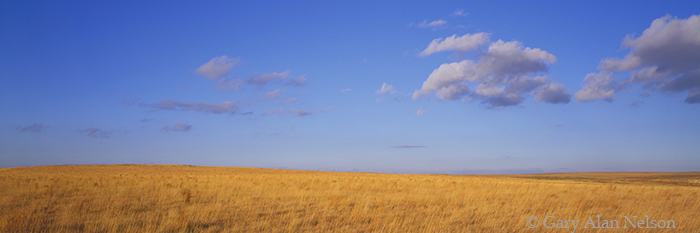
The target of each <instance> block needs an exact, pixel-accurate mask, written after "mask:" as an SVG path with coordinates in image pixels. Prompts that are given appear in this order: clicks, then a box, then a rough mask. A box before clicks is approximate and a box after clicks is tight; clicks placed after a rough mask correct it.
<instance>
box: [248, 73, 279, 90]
mask: <svg viewBox="0 0 700 233" xmlns="http://www.w3.org/2000/svg"><path fill="white" fill-rule="evenodd" d="M287 76H289V70H287V71H284V72H279V73H278V72H274V73H261V74H259V75H257V76H254V77H250V78H248V79H246V80H245V81H246V83H249V84H253V85H257V86H258V87H262V86H265V85H267V84H269V83H271V82H273V81H277V80H284V79H286V78H287Z"/></svg>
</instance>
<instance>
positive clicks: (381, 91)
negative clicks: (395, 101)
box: [374, 83, 396, 95]
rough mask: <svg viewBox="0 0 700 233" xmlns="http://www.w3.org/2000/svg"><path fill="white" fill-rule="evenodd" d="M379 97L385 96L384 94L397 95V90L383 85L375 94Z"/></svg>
mask: <svg viewBox="0 0 700 233" xmlns="http://www.w3.org/2000/svg"><path fill="white" fill-rule="evenodd" d="M374 93H375V94H377V95H383V94H394V93H396V89H395V88H394V86H392V85H389V84H386V83H383V84H382V88H379V90H377V91H375V92H374Z"/></svg>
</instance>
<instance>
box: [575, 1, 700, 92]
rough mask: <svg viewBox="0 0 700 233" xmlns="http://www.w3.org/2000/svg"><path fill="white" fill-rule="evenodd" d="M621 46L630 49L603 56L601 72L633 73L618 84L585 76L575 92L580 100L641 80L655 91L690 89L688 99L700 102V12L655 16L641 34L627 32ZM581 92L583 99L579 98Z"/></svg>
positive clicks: (600, 66) (640, 81)
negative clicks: (622, 54) (686, 15)
mask: <svg viewBox="0 0 700 233" xmlns="http://www.w3.org/2000/svg"><path fill="white" fill-rule="evenodd" d="M622 46H623V48H626V49H629V50H630V51H629V53H628V54H627V55H626V56H625V57H624V58H622V59H619V58H607V59H603V60H602V61H601V62H600V63H599V65H598V70H599V73H601V75H602V74H604V73H612V72H626V71H629V73H630V75H629V76H628V77H627V78H625V79H623V80H621V81H620V82H619V83H617V84H616V85H618V86H610V83H611V82H612V78H610V81H608V80H607V79H605V80H603V81H606V82H607V85H600V83H599V82H600V81H601V80H598V79H590V81H588V80H585V78H584V81H585V82H586V85H585V86H584V87H583V89H581V90H580V91H579V92H577V93H576V95H575V96H576V98H577V100H579V101H591V100H596V99H603V100H610V99H612V98H613V95H614V94H615V92H614V89H618V88H619V89H621V88H622V87H626V86H628V85H634V84H641V86H642V87H643V88H645V89H648V90H652V91H661V92H669V93H684V92H687V93H688V95H687V97H686V99H685V102H687V103H700V15H693V16H690V17H689V18H687V19H679V18H676V17H672V16H670V15H666V16H664V17H661V18H658V19H655V20H654V21H653V22H652V23H651V25H650V26H649V28H647V29H645V30H644V32H643V33H642V35H640V36H639V37H636V38H635V37H634V35H632V34H630V35H627V36H626V37H625V38H624V40H623V42H622ZM589 75H591V74H589ZM589 75H587V76H586V78H588V77H589ZM591 82H594V83H593V84H591ZM596 82H598V83H596ZM579 93H581V94H580V96H582V97H583V98H582V99H579V98H578V96H579ZM591 93H594V94H591ZM595 93H598V95H595Z"/></svg>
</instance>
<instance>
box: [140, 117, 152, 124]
mask: <svg viewBox="0 0 700 233" xmlns="http://www.w3.org/2000/svg"><path fill="white" fill-rule="evenodd" d="M154 120H155V119H153V118H143V119H141V123H146V122H149V121H154Z"/></svg>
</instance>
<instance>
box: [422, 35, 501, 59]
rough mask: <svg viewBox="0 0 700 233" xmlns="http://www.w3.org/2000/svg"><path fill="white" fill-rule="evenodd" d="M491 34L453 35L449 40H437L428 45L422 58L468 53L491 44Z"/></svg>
mask: <svg viewBox="0 0 700 233" xmlns="http://www.w3.org/2000/svg"><path fill="white" fill-rule="evenodd" d="M490 35H491V34H489V33H485V32H480V33H475V34H465V35H463V36H459V37H458V36H457V35H456V34H455V35H452V36H450V37H447V38H444V39H443V38H437V39H434V40H433V41H431V42H430V44H428V47H427V48H425V50H423V52H421V53H420V56H428V55H430V54H433V53H437V52H442V51H451V50H453V51H457V52H460V53H466V52H469V51H472V50H474V49H476V48H478V47H479V46H481V45H484V44H486V43H488V42H489V36H490Z"/></svg>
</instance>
